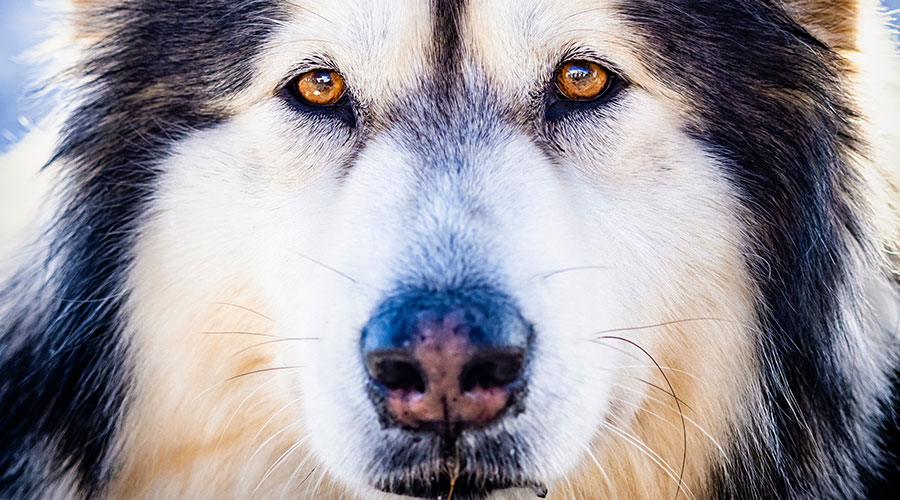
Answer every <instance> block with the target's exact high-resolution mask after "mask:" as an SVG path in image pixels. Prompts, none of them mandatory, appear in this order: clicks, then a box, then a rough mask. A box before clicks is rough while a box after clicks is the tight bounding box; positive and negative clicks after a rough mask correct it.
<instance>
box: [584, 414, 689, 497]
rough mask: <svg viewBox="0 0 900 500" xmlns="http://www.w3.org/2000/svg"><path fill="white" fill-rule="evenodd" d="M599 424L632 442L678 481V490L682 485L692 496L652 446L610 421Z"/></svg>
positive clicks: (687, 492)
mask: <svg viewBox="0 0 900 500" xmlns="http://www.w3.org/2000/svg"><path fill="white" fill-rule="evenodd" d="M600 425H602V426H603V427H605V428H606V429H608V430H609V431H610V432H612V433H613V434H616V435H618V436H619V437H621V438H622V439H624V440H625V441H627V442H628V443H630V444H632V445H633V446H634V447H635V448H637V449H638V450H639V451H640V452H641V453H643V454H644V456H646V457H647V458H649V459H650V460H651V461H652V462H653V463H655V464H656V465H657V466H659V468H660V470H662V471H663V472H665V473H666V475H668V476H669V478H671V479H672V480H673V481H677V482H678V492H680V491H681V489H682V486H683V487H684V489H685V493H686V494H687V495H688V496H689V497H690V498H694V495H693V493H692V492H691V489H690V488H689V487H688V486H687V485H683V481H682V478H681V477H676V474H675V469H674V468H673V467H672V466H671V465H669V463H668V462H666V461H665V460H664V459H663V458H662V457H661V456H659V453H657V452H656V451H654V450H653V448H651V447H650V446H648V445H647V444H646V443H644V442H643V441H641V440H640V439H638V437H637V436H633V435H631V434H629V433H628V432H626V431H625V430H623V429H622V428H620V427H619V426H617V425H613V424H611V423H609V422H601V424H600ZM676 493H677V492H676Z"/></svg>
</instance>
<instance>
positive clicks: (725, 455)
mask: <svg viewBox="0 0 900 500" xmlns="http://www.w3.org/2000/svg"><path fill="white" fill-rule="evenodd" d="M612 385H613V386H614V387H618V388H619V389H622V390H624V391H628V392H631V393H633V394H637V395H638V396H640V397H642V398H645V399H648V400H650V401H653V402H655V403H657V404H660V405H662V406H664V407H666V408H668V409H670V410H672V411H678V410H677V408H675V406H674V405H671V404H669V403H666V402H665V401H663V400H661V399H659V398H657V397H653V396H651V395H649V394H646V393H644V392H642V391H639V390H637V389H634V388H631V387H628V386H626V385H623V384H616V383H614V384H612ZM667 394H668V393H667ZM615 399H619V398H615ZM682 404H684V402H682ZM684 419H685V420H686V421H687V423H689V424H691V425H693V426H694V427H696V428H697V430H699V431H700V432H701V433H702V434H703V435H704V436H706V437H707V439H709V441H710V442H711V443H712V444H713V446H715V447H716V448H718V449H719V452H720V453H721V454H722V457H723V458H725V459H726V462H727V458H728V454H727V453H725V448H724V447H722V445H721V444H719V441H718V440H716V438H714V437H713V436H712V434H711V433H710V432H709V431H707V430H706V429H705V428H704V427H703V426H702V425H700V424H699V423H698V422H697V421H696V420H694V419H692V418H691V417H689V416H687V415H684ZM726 466H727V464H726Z"/></svg>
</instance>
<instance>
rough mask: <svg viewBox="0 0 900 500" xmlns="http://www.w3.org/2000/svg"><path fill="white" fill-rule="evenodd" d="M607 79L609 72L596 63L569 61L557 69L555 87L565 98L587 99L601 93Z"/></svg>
mask: <svg viewBox="0 0 900 500" xmlns="http://www.w3.org/2000/svg"><path fill="white" fill-rule="evenodd" d="M609 80H610V77H609V73H607V72H606V70H605V69H603V67H602V66H600V65H599V64H597V63H592V62H590V61H570V62H567V63H565V64H563V65H562V67H561V68H560V69H559V73H558V74H557V75H556V87H557V88H558V89H559V92H560V93H561V94H562V95H563V96H564V97H566V98H567V99H572V100H576V101H587V100H590V99H594V98H596V97H598V96H599V95H600V94H602V93H603V91H604V90H606V87H607V86H608V85H609Z"/></svg>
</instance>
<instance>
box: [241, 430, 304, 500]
mask: <svg viewBox="0 0 900 500" xmlns="http://www.w3.org/2000/svg"><path fill="white" fill-rule="evenodd" d="M304 441H305V439H301V440H300V441H297V442H296V443H294V444H293V445H292V446H291V447H290V448H288V449H287V451H285V452H284V453H282V454H281V456H280V457H278V458H277V459H275V461H274V462H273V463H272V465H271V466H270V467H269V468H268V469H267V470H266V472H265V474H263V477H262V479H260V480H259V483H257V484H256V488H253V492H252V493H250V500H253V497H254V496H256V493H257V492H258V491H259V489H260V488H262V485H263V483H265V482H266V479H269V476H271V475H272V474H273V473H275V470H276V469H278V467H279V466H280V465H281V464H283V463H284V461H285V460H287V459H288V457H290V456H291V455H293V454H294V452H295V451H297V450H298V449H300V447H301V446H303V443H304Z"/></svg>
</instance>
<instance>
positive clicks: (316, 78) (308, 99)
mask: <svg viewBox="0 0 900 500" xmlns="http://www.w3.org/2000/svg"><path fill="white" fill-rule="evenodd" d="M349 94H350V92H348V91H347V85H346V84H345V83H344V78H343V77H342V76H341V74H340V73H338V72H337V71H335V70H333V69H314V70H311V71H307V72H305V73H303V74H301V75H300V76H297V77H295V78H293V79H291V81H290V82H289V83H288V84H287V85H286V86H285V87H284V88H283V90H282V93H281V96H282V98H283V99H285V100H286V101H287V102H289V103H290V104H291V105H292V106H293V107H294V109H296V110H297V111H299V112H301V113H303V114H305V115H307V116H309V117H316V118H328V119H332V118H337V119H338V120H341V121H343V122H344V123H346V124H347V125H349V126H351V127H354V126H356V114H355V112H354V110H353V103H352V100H351V98H350V95H349Z"/></svg>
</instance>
